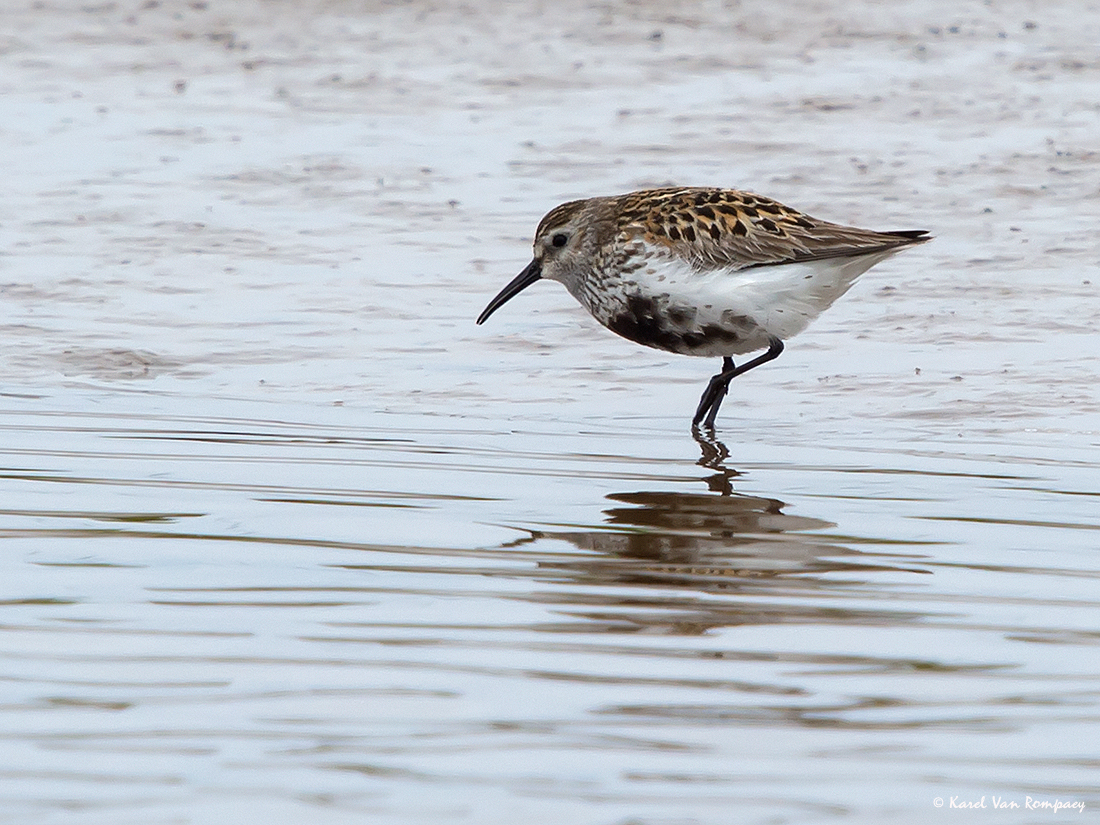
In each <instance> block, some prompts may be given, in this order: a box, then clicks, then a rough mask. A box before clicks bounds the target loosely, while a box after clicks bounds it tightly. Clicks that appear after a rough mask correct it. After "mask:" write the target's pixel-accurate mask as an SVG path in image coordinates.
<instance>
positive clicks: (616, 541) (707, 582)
mask: <svg viewBox="0 0 1100 825" xmlns="http://www.w3.org/2000/svg"><path fill="white" fill-rule="evenodd" d="M696 440H697V442H698V443H699V446H700V448H701V450H702V458H701V459H700V460H699V461H698V462H697V463H698V464H699V465H700V466H703V467H706V468H707V469H708V470H712V471H713V473H712V474H710V475H707V476H705V477H703V478H700V481H702V482H705V483H706V485H707V488H708V490H709V491H708V492H684V491H673V490H660V491H657V490H653V491H638V492H627V493H614V494H611V495H608V496H607V499H608V500H609V501H610V502H611V506H609V507H607V508H606V509H605V510H604V511H603V515H604V523H603V524H600V525H596V526H593V527H591V528H588V529H574V530H560V531H559V530H539V531H532V534H531V536H530V538H527V539H523V540H520V541H519V542H516V543H515V544H527V543H529V542H538V541H540V540H545V539H552V540H560V541H566V542H569V543H570V544H572V545H573V546H575V547H576V548H578V549H580V550H584V551H588V552H587V553H586V554H585V555H584V556H582V557H580V558H577V557H575V556H574V557H570V558H568V559H564V560H563V559H562V558H561V556H560V555H556V557H553V558H547V559H545V560H544V561H541V562H540V564H539V567H540V569H542V570H543V571H544V572H546V571H551V570H552V571H555V572H557V573H559V574H560V576H561V580H563V581H565V580H567V581H569V582H572V583H574V584H586V585H597V586H622V585H632V586H634V587H637V586H642V587H647V586H648V587H659V588H661V592H660V595H657V592H656V591H653V592H652V593H651V594H649V595H647V594H645V593H639V592H638V591H632V592H631V595H630V596H629V597H628V598H623V596H622V594H619V595H614V596H613V595H610V594H605V595H599V596H595V595H594V594H593V593H592V592H591V591H590V590H586V591H584V592H583V593H582V592H581V591H577V592H575V593H574V594H573V596H572V598H567V599H566V601H574V603H575V604H577V605H581V604H584V605H587V606H588V607H590V608H592V607H596V606H597V605H599V606H600V607H599V609H597V611H596V612H594V613H593V612H589V611H584V612H583V615H585V616H586V617H588V618H590V619H603V620H605V621H606V620H608V619H610V618H611V615H612V614H609V613H606V612H605V611H606V610H608V609H611V610H613V611H614V617H615V620H614V624H613V629H616V630H621V629H622V622H623V620H625V619H627V614H624V613H623V612H622V611H621V608H624V607H629V608H630V609H629V610H628V614H629V615H630V616H632V618H630V620H629V621H630V622H631V623H638V624H640V625H644V626H646V627H648V628H649V629H650V631H652V630H655V629H657V628H658V627H664V628H665V629H670V628H674V631H673V632H678V633H682V632H702V631H704V630H705V629H707V628H709V627H714V626H716V625H728V624H742V623H759V622H766V623H767V622H776V621H779V622H789V621H818V620H821V619H822V617H824V616H825V615H826V614H829V615H831V616H832V617H833V619H839V620H843V616H844V615H845V613H844V611H842V610H838V609H837V607H836V606H835V605H833V604H829V605H827V606H826V605H821V606H819V605H818V604H817V602H818V600H817V599H816V598H814V599H812V602H813V604H812V605H811V604H803V605H801V606H794V605H791V604H785V605H783V606H779V605H778V604H776V603H775V602H774V599H773V598H769V599H767V600H766V601H764V600H760V599H757V600H754V601H753V602H752V603H744V602H741V603H736V602H734V603H724V604H723V603H716V602H712V601H704V602H700V601H699V600H698V596H699V595H700V591H702V592H704V593H715V594H716V593H726V594H730V593H736V594H738V595H744V596H768V597H778V598H780V599H784V600H786V599H792V598H793V599H799V598H800V597H806V596H811V595H812V594H816V595H818V596H822V595H828V596H829V598H832V597H833V595H838V594H834V593H833V591H836V590H838V588H839V589H844V588H846V587H851V586H852V585H860V584H863V583H864V582H865V580H866V574H867V573H870V572H871V571H878V572H883V571H887V570H897V569H899V568H897V567H895V566H893V565H891V564H890V562H889V560H887V559H884V558H883V556H882V555H881V554H876V555H874V556H871V555H869V554H865V553H863V552H861V551H860V550H858V549H855V548H853V547H850V546H847V544H846V543H838V542H837V541H835V540H833V539H832V538H831V537H829V536H827V535H823V534H822V531H824V530H828V529H829V528H832V527H834V526H835V525H834V524H833V523H831V522H828V521H824V520H822V519H818V518H813V517H809V516H801V515H793V514H789V513H785V512H784V508H785V507H786V506H787V505H786V504H785V503H784V502H783V501H781V500H780V499H777V498H768V497H762V496H757V495H747V494H744V493H738V492H737V491H736V490H734V489H733V484H734V480H735V479H736V478H737V477H738V476H739V475H740V473H739V472H738V471H737V470H735V469H732V468H730V467H727V466H726V465H725V463H724V462H725V460H726V458H728V456H729V451H728V450H727V449H726V447H725V445H723V444H722V442H720V441H718V440H717V439H716V438H714V437H713V434H711V435H710V436H709V437H707V436H706V435H704V434H700V433H696ZM826 574H828V576H827V577H826ZM668 588H673V593H669V591H668ZM678 589H682V590H683V591H684V592H683V596H682V597H677V596H675V590H678ZM558 598H561V594H560V593H559V594H558ZM640 606H645V608H646V609H645V610H644V611H643V612H642V613H639V614H638V615H636V616H634V615H633V614H634V613H635V612H636V611H635V610H634V608H638V607H640ZM670 608H671V609H672V610H673V611H674V612H675V613H676V614H678V615H677V616H676V617H673V616H670V615H667V611H668V609H670ZM655 609H656V610H655ZM685 611H686V613H685ZM857 612H858V613H859V615H860V617H861V618H860V621H865V620H868V619H870V620H871V621H875V619H874V618H873V616H872V615H871V614H876V615H877V614H878V613H880V612H881V611H878V610H877V608H876V609H871V610H870V611H868V610H861V611H857ZM853 615H854V614H853ZM883 615H884V616H885V614H883ZM889 616H890V621H891V622H897V621H898V619H899V615H898V614H897V613H896V612H893V611H891V612H890V614H889ZM830 621H831V620H830ZM688 628H694V629H695V630H694V631H692V630H689V629H688ZM639 629H640V628H639Z"/></svg>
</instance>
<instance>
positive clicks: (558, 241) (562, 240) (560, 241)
mask: <svg viewBox="0 0 1100 825" xmlns="http://www.w3.org/2000/svg"><path fill="white" fill-rule="evenodd" d="M550 243H552V244H553V245H554V246H565V245H566V244H567V243H569V236H568V235H566V234H565V233H564V232H559V233H558V234H557V235H555V236H554V237H553V238H551V239H550Z"/></svg>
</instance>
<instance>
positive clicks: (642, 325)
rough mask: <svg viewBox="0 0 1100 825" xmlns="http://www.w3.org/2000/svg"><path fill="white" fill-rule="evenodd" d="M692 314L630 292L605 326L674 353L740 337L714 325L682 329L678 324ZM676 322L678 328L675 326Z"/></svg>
mask: <svg viewBox="0 0 1100 825" xmlns="http://www.w3.org/2000/svg"><path fill="white" fill-rule="evenodd" d="M693 316H694V313H690V312H689V311H688V310H682V309H675V308H674V309H672V310H665V311H662V310H661V308H660V306H659V305H658V304H657V302H656V301H655V300H653V299H652V298H646V297H644V296H641V295H630V296H627V299H626V310H625V311H624V312H621V313H619V314H618V315H614V316H612V317H611V318H610V319H609V320H608V322H607V328H608V329H610V330H611V331H612V332H615V333H618V334H619V335H621V336H623V338H627V339H629V340H631V341H634V342H635V343H637V344H644V345H645V346H647V347H656V348H657V349H663V350H667V351H668V352H678V353H685V352H691V351H692V350H694V349H698V348H699V347H702V346H705V345H707V344H714V343H724V344H735V343H737V342H738V341H740V340H741V339H742V336H741V335H739V334H738V333H736V332H733V331H731V330H728V329H725V328H724V327H720V326H718V325H717V324H707V325H705V326H703V327H700V328H696V329H691V330H684V329H683V328H682V325H686V324H687V323H689V322H690V320H691V318H692V317H693ZM678 325H680V326H681V328H679V329H677V326H678Z"/></svg>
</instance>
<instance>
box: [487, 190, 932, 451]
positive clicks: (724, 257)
mask: <svg viewBox="0 0 1100 825" xmlns="http://www.w3.org/2000/svg"><path fill="white" fill-rule="evenodd" d="M928 240H931V237H930V236H929V235H928V233H927V232H926V231H924V230H908V231H903V232H876V231H873V230H870V229H857V228H855V227H851V226H842V225H841V224H836V223H830V222H828V221H823V220H819V219H817V218H812V217H810V216H809V215H804V214H803V213H801V212H798V211H797V210H795V209H791V208H790V207H789V206H784V205H783V204H781V203H778V202H777V201H774V200H771V199H770V198H765V197H762V196H760V195H754V194H751V193H749V192H741V191H737V190H732V189H704V188H682V189H647V190H644V191H641V192H631V193H629V194H626V195H616V196H615V197H610V198H588V199H586V200H579V201H570V202H569V203H563V204H562V205H561V206H558V207H555V208H554V209H551V210H550V212H549V213H547V215H546V217H544V218H543V219H542V222H541V223H540V224H539V227H538V230H537V231H536V232H535V242H534V259H533V260H532V261H531V263H530V264H528V265H527V268H526V269H524V270H523V271H522V272H521V273H520V274H519V275H518V276H516V278H515V279H514V280H513V281H512V282H511V283H510V284H508V285H507V286H506V287H504V289H502V290H501V291H500V294H498V295H497V296H496V297H495V298H493V300H492V301H490V302H489V305H488V306H487V307H485V311H484V312H482V313H481V316H480V317H479V318H478V319H477V322H478V323H479V324H481V323H483V322H484V321H485V320H486V319H487V318H488V317H489V316H490V315H492V314H493V313H494V312H496V310H497V309H499V308H500V307H501V305H503V304H504V303H505V302H506V301H508V300H509V299H511V298H513V297H515V296H516V295H517V294H519V293H520V292H521V291H522V290H523V289H525V288H527V287H528V286H530V285H531V284H533V283H534V282H535V281H537V280H539V279H541V278H546V279H549V280H551V281H559V282H561V283H562V284H564V285H565V288H566V289H568V290H569V292H570V293H571V294H572V295H573V297H574V298H576V299H577V300H578V301H580V302H581V304H582V305H583V306H584V307H585V309H587V310H588V311H589V312H590V313H592V316H593V317H594V318H595V319H596V320H597V321H599V322H600V323H601V324H603V325H604V326H605V327H607V328H608V329H610V330H611V331H612V332H617V333H618V334H619V335H622V336H623V337H624V338H629V339H630V340H631V341H635V342H637V343H639V344H644V345H645V346H647V347H655V348H656V349H661V350H666V351H668V352H677V353H681V354H683V355H699V356H708V357H720V358H721V359H722V371H721V372H719V373H718V374H717V375H715V376H714V377H713V378H711V379H710V383H709V384H707V388H706V390H705V391H704V392H703V396H702V398H701V399H700V400H699V407H698V409H697V410H696V411H695V417H694V418H693V419H692V426H693V427H695V428H698V427H699V426H700V425H702V426H703V427H705V428H708V429H712V428H713V427H714V419H715V417H716V416H717V415H718V408H719V406H721V404H722V399H723V398H725V395H726V392H727V391H728V389H729V384H730V381H732V380H733V379H734V378H736V377H737V376H738V375H741V374H743V373H746V372H748V371H749V370H751V369H753V368H754V367H758V366H760V365H761V364H763V363H765V362H767V361H771V360H772V359H774V358H776V357H778V355H779V354H780V353H781V352H782V351H783V342H784V341H785V340H787V339H788V338H790V337H791V336H793V335H797V334H798V333H800V332H801V331H802V330H804V329H805V328H806V326H807V325H808V324H809V323H810V321H812V320H813V319H814V318H816V317H817V316H818V315H820V314H821V313H822V312H823V311H824V310H826V309H828V308H829V307H830V306H831V305H832V303H833V301H835V300H836V299H837V298H839V297H840V296H841V295H843V294H844V293H845V292H847V291H848V289H849V287H851V285H852V283H853V282H854V281H855V279H856V278H858V277H859V276H860V275H862V274H863V273H864V272H866V271H867V270H868V269H870V268H871V267H872V266H874V265H875V264H877V263H879V262H880V261H883V260H885V259H886V258H889V257H890V256H891V255H893V254H894V253H895V252H897V251H899V250H901V249H903V248H905V247H907V246H913V245H914V244H919V243H924V242H925V241H928ZM759 349H766V352H764V353H763V354H762V355H758V356H757V357H755V358H753V359H751V360H749V361H746V362H745V363H743V364H741V365H740V366H737V365H735V364H734V362H733V357H732V356H734V355H740V354H744V353H748V352H753V351H754V350H759Z"/></svg>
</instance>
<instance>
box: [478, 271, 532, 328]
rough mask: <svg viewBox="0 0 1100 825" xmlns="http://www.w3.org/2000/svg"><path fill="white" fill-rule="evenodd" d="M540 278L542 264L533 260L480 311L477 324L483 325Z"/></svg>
mask: <svg viewBox="0 0 1100 825" xmlns="http://www.w3.org/2000/svg"><path fill="white" fill-rule="evenodd" d="M541 277H542V264H541V263H539V261H538V260H533V261H531V263H529V264H527V267H526V269H524V270H523V272H521V273H519V275H517V276H516V277H515V278H513V279H512V282H511V283H510V284H508V286H506V287H504V289H502V290H501V291H500V293H499V294H498V295H497V297H495V298H494V299H493V300H491V301H490V302H489V306H487V307H485V309H484V310H482V313H481V314H480V315H479V316H477V322H478V323H479V324H483V323H485V321H486V320H487V319H488V317H489V316H490V315H492V314H493V313H494V312H496V311H497V310H498V309H500V308H501V307H502V306H504V304H506V303H507V302H508V301H510V300H511V299H512V298H514V297H516V296H517V295H519V294H520V293H521V292H523V290H525V289H527V287H529V286H531V284H533V283H534V282H535V281H537V280H538V279H539V278H541Z"/></svg>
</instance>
